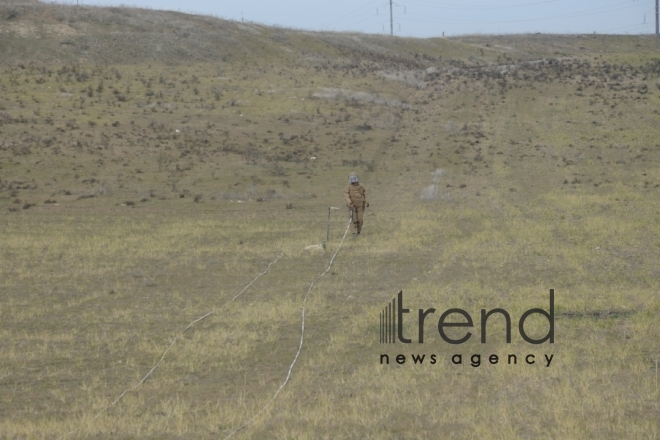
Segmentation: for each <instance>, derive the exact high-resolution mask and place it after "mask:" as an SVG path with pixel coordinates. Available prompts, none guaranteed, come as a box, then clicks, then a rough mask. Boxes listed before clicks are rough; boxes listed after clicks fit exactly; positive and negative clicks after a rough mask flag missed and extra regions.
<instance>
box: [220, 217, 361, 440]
mask: <svg viewBox="0 0 660 440" xmlns="http://www.w3.org/2000/svg"><path fill="white" fill-rule="evenodd" d="M352 220H353V218H352V217H351V219H350V220H349V221H348V225H346V230H345V231H344V236H343V237H342V238H341V242H340V243H339V246H338V247H337V250H336V251H335V254H334V255H333V256H332V258H331V259H330V264H328V268H327V269H326V270H325V272H323V273H322V274H321V275H319V276H318V277H316V279H315V280H314V281H312V284H311V285H310V286H309V289H308V290H307V293H306V294H305V299H304V300H303V309H302V327H301V332H300V345H298V352H297V353H296V356H295V357H294V358H293V362H291V365H290V366H289V372H288V373H287V375H286V379H284V382H282V385H280V387H279V388H278V389H277V391H275V394H274V395H273V397H271V398H270V400H269V401H268V403H266V405H264V407H263V408H261V410H260V411H259V412H258V413H256V414H255V415H254V416H252V418H251V419H250V420H248V421H247V422H245V423H244V424H243V425H242V426H241V427H239V428H238V429H236V430H235V431H232V432H230V433H229V435H228V436H227V437H225V440H227V439H228V438H230V437H231V436H233V435H234V434H236V433H237V432H239V431H241V430H243V429H245V428H247V427H248V425H250V423H252V422H253V421H254V420H255V419H256V418H257V417H259V415H261V413H262V412H264V411H265V410H266V408H268V406H270V404H271V403H273V402H274V401H275V399H276V398H277V395H278V394H280V391H282V388H284V387H285V386H286V384H287V383H288V382H289V379H290V378H291V372H292V371H293V367H294V365H296V362H297V361H298V357H299V356H300V351H301V350H302V347H303V340H304V338H305V304H306V303H307V297H308V296H309V292H311V291H312V288H313V287H314V284H316V282H317V281H318V280H320V279H321V277H322V276H323V275H325V274H326V273H328V271H329V270H330V268H331V267H332V263H334V261H335V257H336V256H337V254H338V253H339V249H341V245H342V244H343V243H344V239H345V238H346V233H348V228H349V226H350V225H351V221H352Z"/></svg>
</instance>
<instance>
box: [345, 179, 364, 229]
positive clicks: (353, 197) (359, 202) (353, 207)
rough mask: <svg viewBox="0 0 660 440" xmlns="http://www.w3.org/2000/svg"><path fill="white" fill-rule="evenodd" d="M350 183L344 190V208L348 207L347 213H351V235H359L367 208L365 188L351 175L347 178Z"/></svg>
mask: <svg viewBox="0 0 660 440" xmlns="http://www.w3.org/2000/svg"><path fill="white" fill-rule="evenodd" d="M348 181H349V182H350V183H349V184H348V185H347V186H346V189H344V198H345V199H346V206H348V209H349V213H350V212H351V211H352V212H353V222H352V223H351V232H352V233H353V235H360V232H362V224H363V223H364V220H363V218H364V208H365V207H368V206H369V201H368V200H367V188H365V187H364V185H362V184H361V183H359V181H358V176H357V174H355V173H351V174H350V175H349V176H348Z"/></svg>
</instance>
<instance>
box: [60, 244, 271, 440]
mask: <svg viewBox="0 0 660 440" xmlns="http://www.w3.org/2000/svg"><path fill="white" fill-rule="evenodd" d="M280 258H282V254H280V255H279V256H278V257H277V258H276V259H274V260H273V261H271V262H270V264H269V265H268V267H267V268H266V270H264V271H263V272H261V273H260V274H259V275H257V276H256V277H255V278H254V279H253V280H252V281H250V283H249V284H248V285H247V286H245V287H244V288H243V290H241V291H240V292H238V293H237V294H236V295H235V296H234V297H233V298H232V299H230V300H229V301H227V302H226V303H225V304H223V305H222V306H221V307H219V308H217V309H214V310H211V311H210V312H208V313H207V314H206V315H204V316H200V317H199V318H197V319H195V320H194V321H192V322H191V323H190V324H188V325H187V326H186V328H184V329H183V331H182V332H181V333H179V334H178V335H177V336H176V337H175V338H174V339H173V340H172V342H171V343H170V345H169V346H168V347H167V349H165V352H164V353H163V355H162V356H161V357H160V360H159V361H158V362H157V363H156V365H154V366H153V367H152V368H151V370H149V372H148V373H147V374H146V375H145V376H144V377H143V378H142V379H141V380H140V381H139V382H138V383H136V384H135V385H133V386H132V387H130V388H128V389H126V390H124V391H123V392H122V393H121V394H120V395H119V397H117V398H116V399H115V400H114V401H113V402H112V403H111V404H109V405H108V406H106V407H105V408H103V409H102V410H101V411H99V412H98V414H96V415H95V416H94V418H92V420H96V419H97V418H98V417H99V416H100V415H101V414H103V413H104V412H105V411H106V410H107V409H108V408H110V407H111V406H113V405H114V404H115V403H117V402H119V400H120V399H121V398H122V397H124V394H126V393H128V392H130V391H132V390H134V389H136V388H137V387H139V386H140V385H142V384H143V383H144V381H145V380H147V378H148V377H149V376H151V373H153V372H154V370H155V369H156V368H158V366H159V365H160V364H161V363H162V362H163V359H165V355H166V354H167V352H168V351H170V348H172V346H173V345H174V343H175V342H176V341H177V340H178V339H179V338H180V337H181V336H183V334H184V333H185V332H186V331H187V330H188V329H189V328H191V327H192V326H193V325H195V324H196V323H198V322H199V321H201V320H202V319H205V318H207V317H209V316H211V315H213V314H214V313H217V312H219V311H220V310H222V309H224V308H225V307H227V306H228V305H229V304H231V303H232V302H233V301H234V300H235V299H236V298H238V297H239V296H241V294H242V293H243V292H245V291H246V290H247V289H248V287H250V286H251V285H252V283H254V282H255V281H257V279H258V278H259V277H261V276H262V275H264V274H266V272H268V270H269V269H270V267H271V266H272V265H273V264H275V263H277V260H279V259H280ZM78 430H80V428H76V429H74V430H73V431H71V432H68V433H67V434H64V435H63V436H62V437H60V438H59V439H58V440H61V439H63V438H66V437H68V436H70V435H71V434H73V433H74V432H76V431H78Z"/></svg>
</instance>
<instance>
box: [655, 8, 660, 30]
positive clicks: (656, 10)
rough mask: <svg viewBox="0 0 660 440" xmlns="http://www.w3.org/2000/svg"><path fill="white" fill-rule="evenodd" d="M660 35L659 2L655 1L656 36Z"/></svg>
mask: <svg viewBox="0 0 660 440" xmlns="http://www.w3.org/2000/svg"><path fill="white" fill-rule="evenodd" d="M659 33H660V22H659V21H658V0H655V34H656V35H658V34H659Z"/></svg>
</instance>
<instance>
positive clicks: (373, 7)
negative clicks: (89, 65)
mask: <svg viewBox="0 0 660 440" xmlns="http://www.w3.org/2000/svg"><path fill="white" fill-rule="evenodd" d="M78 1H79V2H80V3H81V4H87V5H103V6H109V5H127V6H139V7H148V8H151V9H167V10H174V11H181V12H188V13H200V14H206V15H214V16H217V17H221V18H226V19H232V20H241V19H243V20H245V21H254V22H258V23H263V24H268V25H279V26H285V27H292V28H298V29H310V30H335V31H349V30H350V31H359V32H365V33H384V32H385V33H389V32H390V7H389V0H280V1H266V0H240V1H222V0H221V1H217V0H215V1H213V0H197V1H194V2H192V1H184V0H78ZM75 2H76V0H60V1H59V2H58V3H75ZM392 9H393V12H394V34H395V35H401V36H413V37H432V36H441V35H442V33H443V32H444V33H445V35H446V36H450V35H460V34H477V33H482V34H505V33H522V32H542V33H562V34H563V33H593V32H596V33H599V34H602V33H608V34H648V33H654V32H655V0H490V1H488V0H397V1H396V3H394V6H393V8H392Z"/></svg>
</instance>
